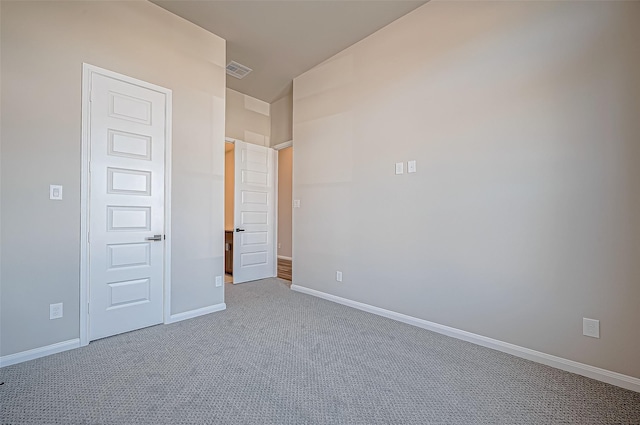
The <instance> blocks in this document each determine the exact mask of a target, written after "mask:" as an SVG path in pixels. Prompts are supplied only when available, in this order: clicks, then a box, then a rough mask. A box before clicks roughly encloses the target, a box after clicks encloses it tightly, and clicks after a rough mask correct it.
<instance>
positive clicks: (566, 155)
mask: <svg viewBox="0 0 640 425" xmlns="http://www.w3.org/2000/svg"><path fill="white" fill-rule="evenodd" d="M638 18H640V3H638V2H628V3H627V2H491V3H489V2H480V3H475V2H429V3H427V4H426V5H425V6H423V7H421V8H419V9H417V10H416V11H415V12H413V13H411V14H409V15H407V16H405V17H403V18H401V19H399V20H398V21H396V22H394V23H392V24H391V25H389V26H388V27H386V28H384V29H382V30H381V31H379V32H377V33H375V34H374V35H372V36H370V37H368V38H367V39H365V40H363V41H361V42H359V43H357V44H356V45H354V46H352V47H351V48H349V49H347V50H345V51H343V52H341V53H340V54H338V55H337V56H335V57H334V58H332V59H331V60H329V61H327V62H325V63H323V64H321V65H319V66H317V67H316V68H314V69H312V70H310V71H309V72H307V73H305V74H303V75H302V76H300V77H298V78H297V79H296V80H295V81H294V124H293V132H294V140H295V149H296V154H295V158H294V198H295V199H300V200H301V208H300V209H295V210H294V235H293V239H294V252H293V254H294V257H295V259H296V268H295V270H294V276H293V278H294V283H295V284H297V285H301V286H304V287H308V288H312V289H316V290H319V291H323V292H327V293H330V294H334V295H337V296H340V297H345V298H348V299H351V300H355V301H359V302H363V303H367V304H371V305H374V306H378V307H382V308H385V309H389V310H393V311H396V312H400V313H404V314H407V315H410V316H414V317H418V318H421V319H425V320H429V321H432V322H436V323H440V324H443V325H447V326H452V327H455V328H458V329H462V330H465V331H469V332H473V333H476V334H480V335H484V336H487V337H491V338H495V339H498V340H502V341H506V342H509V343H513V344H517V345H519V346H523V347H527V348H531V349H534V350H538V351H541V352H544V353H549V354H552V355H556V356H560V357H563V358H567V359H571V360H575V361H578V362H582V363H586V364H589V365H593V366H597V367H601V368H605V369H608V370H612V371H615V372H620V373H623V374H626V375H630V376H633V377H636V378H640V362H638V359H640V338H639V336H638V335H639V334H638V328H637V326H638V323H640V309H639V308H638V300H640V261H638V259H639V258H640V225H639V223H640V222H639V220H638V217H640V166H638V164H640V143H638V141H639V140H640V120H639V119H638V113H639V111H640V84H638V75H640V49H638V40H640V26H639V25H638V24H637V22H638ZM408 160H417V170H418V171H417V173H415V174H403V175H394V163H395V162H401V161H403V162H405V166H406V161H408ZM336 270H341V271H343V273H344V282H342V283H338V282H336V281H335V271H336ZM583 317H588V318H594V319H599V320H600V323H601V338H600V339H593V338H588V337H585V336H583V335H582V318H583Z"/></svg>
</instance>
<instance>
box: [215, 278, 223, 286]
mask: <svg viewBox="0 0 640 425" xmlns="http://www.w3.org/2000/svg"><path fill="white" fill-rule="evenodd" d="M216 286H222V276H216Z"/></svg>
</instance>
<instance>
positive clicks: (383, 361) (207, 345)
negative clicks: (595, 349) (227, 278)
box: [0, 279, 640, 425]
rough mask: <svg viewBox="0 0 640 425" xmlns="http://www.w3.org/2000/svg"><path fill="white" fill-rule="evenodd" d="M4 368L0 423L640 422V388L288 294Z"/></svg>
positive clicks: (250, 295) (248, 289) (267, 292)
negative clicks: (638, 390) (626, 387)
mask: <svg viewBox="0 0 640 425" xmlns="http://www.w3.org/2000/svg"><path fill="white" fill-rule="evenodd" d="M226 290H227V294H226V302H227V310H226V311H223V312H219V313H213V314H209V315H207V316H202V317H199V318H195V319H191V320H187V321H183V322H180V323H175V324H172V325H160V326H154V327H151V328H147V329H142V330H139V331H135V332H130V333H127V334H123V335H118V336H114V337H111V338H105V339H102V340H99V341H95V342H92V343H91V344H89V345H88V346H87V347H84V348H80V349H77V350H72V351H67V352H64V353H60V354H56V355H52V356H49V357H45V358H41V359H37V360H33V361H30V362H25V363H21V364H18V365H14V366H9V367H5V368H3V369H0V381H4V385H1V386H0V403H1V407H0V415H1V416H0V417H1V421H0V422H1V423H2V424H16V425H17V424H65V425H72V424H105V425H106V424H174V425H180V424H367V425H369V424H640V394H639V393H635V392H632V391H627V390H624V389H621V388H618V387H614V386H611V385H607V384H604V383H601V382H598V381H594V380H591V379H587V378H584V377H581V376H578V375H574V374H570V373H566V372H562V371H559V370H556V369H553V368H550V367H546V366H543V365H539V364H536V363H533V362H529V361H526V360H523V359H519V358H516V357H513V356H510V355H508V354H504V353H501V352H496V351H493V350H490V349H487V348H484V347H479V346H476V345H473V344H470V343H467V342H463V341H459V340H456V339H452V338H448V337H445V336H443V335H439V334H435V333H432V332H429V331H426V330H423V329H419V328H416V327H412V326H409V325H406V324H403V323H399V322H395V321H393V320H389V319H385V318H382V317H379V316H375V315H372V314H369V313H365V312H362V311H358V310H355V309H351V308H349V307H345V306H342V305H339V304H334V303H331V302H328V301H324V300H321V299H318V298H314V297H311V296H308V295H304V294H300V293H296V292H293V291H291V290H290V289H289V288H288V286H287V285H286V284H285V283H284V281H281V280H278V279H268V280H264V281H258V282H253V283H245V284H242V285H236V286H232V285H226Z"/></svg>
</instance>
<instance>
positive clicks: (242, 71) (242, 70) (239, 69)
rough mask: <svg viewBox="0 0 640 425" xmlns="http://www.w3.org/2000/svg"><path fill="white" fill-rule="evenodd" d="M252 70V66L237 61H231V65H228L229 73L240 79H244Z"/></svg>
mask: <svg viewBox="0 0 640 425" xmlns="http://www.w3.org/2000/svg"><path fill="white" fill-rule="evenodd" d="M251 71H253V70H252V69H251V68H249V67H246V66H244V65H240V64H239V63H238V62H235V61H231V62H229V65H227V74H229V75H231V76H232V77H236V78H237V79H239V80H242V79H243V78H244V77H246V76H247V74H248V73H250V72H251Z"/></svg>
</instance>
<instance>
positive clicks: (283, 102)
mask: <svg viewBox="0 0 640 425" xmlns="http://www.w3.org/2000/svg"><path fill="white" fill-rule="evenodd" d="M291 139H293V94H289V95H287V96H285V97H283V98H281V99H278V100H276V101H275V102H273V103H272V104H271V146H276V145H278V144H280V143H284V142H288V141H290V140H291Z"/></svg>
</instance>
